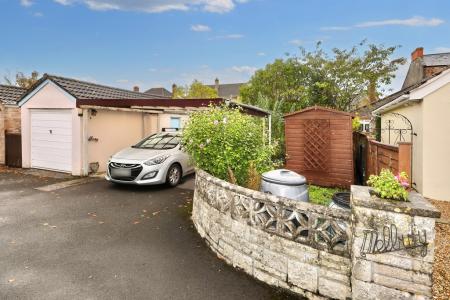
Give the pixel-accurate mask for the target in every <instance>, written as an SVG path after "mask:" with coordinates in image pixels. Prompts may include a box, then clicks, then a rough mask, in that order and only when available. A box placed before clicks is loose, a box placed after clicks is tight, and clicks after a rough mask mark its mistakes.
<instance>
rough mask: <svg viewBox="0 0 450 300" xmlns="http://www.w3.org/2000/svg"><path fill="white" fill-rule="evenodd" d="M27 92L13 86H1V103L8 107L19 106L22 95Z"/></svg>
mask: <svg viewBox="0 0 450 300" xmlns="http://www.w3.org/2000/svg"><path fill="white" fill-rule="evenodd" d="M26 91H27V90H26V89H25V88H21V87H18V86H13V85H3V84H0V103H2V104H7V105H17V102H19V100H20V99H21V98H22V95H23V94H24V93H25V92H26Z"/></svg>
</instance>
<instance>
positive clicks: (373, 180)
mask: <svg viewBox="0 0 450 300" xmlns="http://www.w3.org/2000/svg"><path fill="white" fill-rule="evenodd" d="M367 184H368V185H369V186H371V187H373V188H374V191H375V193H376V194H377V196H379V197H380V198H383V199H392V200H402V201H408V191H407V190H406V189H407V188H408V187H409V180H408V175H407V174H406V173H405V172H401V173H400V174H399V175H397V176H395V175H394V173H392V172H391V171H390V170H388V169H383V170H381V172H380V175H371V176H370V177H369V180H368V181H367Z"/></svg>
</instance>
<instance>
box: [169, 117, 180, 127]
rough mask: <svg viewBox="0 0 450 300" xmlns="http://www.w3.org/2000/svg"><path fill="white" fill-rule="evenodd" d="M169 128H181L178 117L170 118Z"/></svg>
mask: <svg viewBox="0 0 450 300" xmlns="http://www.w3.org/2000/svg"><path fill="white" fill-rule="evenodd" d="M170 128H177V129H179V128H181V119H180V118H179V117H170Z"/></svg>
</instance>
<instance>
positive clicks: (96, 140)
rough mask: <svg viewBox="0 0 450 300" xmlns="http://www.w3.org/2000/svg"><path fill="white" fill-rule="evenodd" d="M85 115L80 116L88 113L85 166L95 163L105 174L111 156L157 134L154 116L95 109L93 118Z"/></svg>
mask: <svg viewBox="0 0 450 300" xmlns="http://www.w3.org/2000/svg"><path fill="white" fill-rule="evenodd" d="M87 111H88V110H86V111H85V112H83V113H88V123H87V132H86V135H85V137H86V139H87V141H85V142H86V145H87V164H88V166H89V164H91V163H98V164H99V169H98V172H105V171H106V165H107V163H108V160H109V158H110V157H111V155H113V154H115V153H117V152H119V151H120V150H122V149H124V148H126V147H130V146H131V145H134V144H136V143H137V142H139V141H140V140H142V139H143V138H144V137H146V136H148V135H150V134H153V133H156V132H157V131H158V128H157V115H155V114H147V113H142V112H140V111H136V112H127V111H112V110H101V109H98V110H96V114H95V115H94V114H93V113H92V110H89V112H87ZM90 137H92V138H91V141H89V138H90Z"/></svg>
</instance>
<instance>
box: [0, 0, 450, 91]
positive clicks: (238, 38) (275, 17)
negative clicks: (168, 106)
mask: <svg viewBox="0 0 450 300" xmlns="http://www.w3.org/2000/svg"><path fill="white" fill-rule="evenodd" d="M0 7H1V9H0V32H1V36H2V38H1V39H0V74H1V75H3V74H7V73H8V72H9V73H10V74H14V73H15V72H17V71H23V72H31V71H32V70H37V71H39V72H41V73H51V74H58V75H63V76H68V77H73V78H79V79H84V80H89V81H94V82H97V83H103V84H108V85H113V86H118V87H123V88H131V87H132V86H133V85H139V86H140V87H141V89H147V88H150V87H154V86H165V87H167V88H170V86H171V84H172V83H173V82H176V83H178V84H186V83H189V82H191V81H192V80H193V79H199V80H201V81H203V82H204V83H207V84H212V83H213V81H214V78H215V77H219V78H220V80H221V82H223V83H225V82H228V83H229V82H240V81H246V80H248V79H249V77H250V76H251V74H252V73H253V72H254V70H255V69H257V68H261V67H264V66H265V65H266V64H267V63H270V62H272V61H273V60H274V59H275V58H279V57H283V56H284V55H285V53H292V54H295V53H296V51H297V50H298V46H299V45H301V46H303V47H306V48H312V47H314V44H315V43H316V42H317V41H319V40H321V41H323V45H324V47H325V48H326V49H331V48H333V47H339V48H348V47H351V46H352V45H355V44H357V43H358V42H359V41H361V40H363V39H368V41H369V42H371V43H377V44H378V43H382V44H385V45H389V46H390V45H402V48H401V49H400V50H399V51H398V52H397V55H398V56H405V57H408V58H409V56H410V53H411V51H412V50H413V49H415V48H416V47H418V46H423V47H424V48H425V53H434V52H450V34H449V32H450V1H448V0H441V1H434V0H431V1H424V0H422V1H414V0H408V1H393V0H377V1H365V0H360V1H356V0H354V1H348V0H340V1H334V0H0ZM405 70H406V67H403V68H402V69H401V70H399V72H398V73H399V76H398V79H397V80H396V81H395V82H394V84H393V86H392V88H393V89H396V88H398V86H399V85H400V82H401V81H402V79H403V76H404V73H405Z"/></svg>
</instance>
